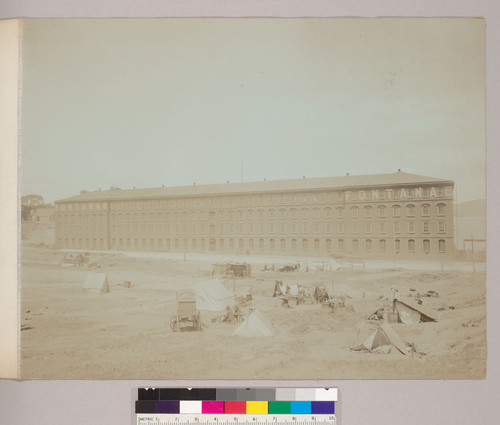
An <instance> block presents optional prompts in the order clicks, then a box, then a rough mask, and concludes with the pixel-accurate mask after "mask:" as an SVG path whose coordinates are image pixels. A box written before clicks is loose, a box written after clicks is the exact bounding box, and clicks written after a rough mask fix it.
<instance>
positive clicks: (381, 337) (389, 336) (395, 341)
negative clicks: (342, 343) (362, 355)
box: [351, 323, 408, 355]
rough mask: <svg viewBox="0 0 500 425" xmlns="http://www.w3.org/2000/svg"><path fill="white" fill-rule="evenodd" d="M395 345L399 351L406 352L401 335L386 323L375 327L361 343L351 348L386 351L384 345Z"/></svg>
mask: <svg viewBox="0 0 500 425" xmlns="http://www.w3.org/2000/svg"><path fill="white" fill-rule="evenodd" d="M391 346H394V347H396V348H397V349H398V350H399V351H400V352H401V353H403V354H405V355H406V354H408V351H407V348H406V344H405V343H404V342H403V340H402V339H401V337H400V336H399V335H398V334H397V333H396V331H394V329H392V327H390V326H389V325H388V324H387V323H384V324H383V325H382V326H380V327H379V328H377V329H376V330H375V332H373V333H372V334H371V335H370V336H369V337H368V338H366V339H365V340H364V341H363V342H362V343H361V344H358V345H356V346H355V347H353V348H351V350H353V351H370V352H371V351H380V352H388V350H384V347H391Z"/></svg>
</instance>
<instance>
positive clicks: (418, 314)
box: [393, 299, 436, 325]
mask: <svg viewBox="0 0 500 425" xmlns="http://www.w3.org/2000/svg"><path fill="white" fill-rule="evenodd" d="M393 307H394V309H393V311H394V312H395V313H397V317H398V322H401V323H404V324H407V325H409V324H412V323H420V322H435V321H436V319H435V317H433V316H434V314H433V313H432V312H429V311H428V310H427V309H425V307H423V306H421V305H411V304H409V303H406V302H403V301H400V300H397V299H395V300H394V304H393ZM423 310H425V313H424V312H423Z"/></svg>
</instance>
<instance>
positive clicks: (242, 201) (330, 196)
mask: <svg viewBox="0 0 500 425" xmlns="http://www.w3.org/2000/svg"><path fill="white" fill-rule="evenodd" d="M451 190H452V188H451V187H450V188H445V187H438V188H434V187H428V188H413V189H399V190H398V189H394V190H393V189H389V190H378V189H376V190H371V191H364V190H360V191H354V192H351V191H348V192H343V191H339V190H337V191H333V190H330V191H320V192H308V193H304V192H301V193H273V194H271V193H269V194H255V195H233V196H215V197H212V198H209V197H197V198H178V199H162V200H157V199H156V200H151V199H150V200H130V201H113V202H111V209H113V210H127V209H129V210H130V209H138V210H139V209H147V210H149V209H151V208H153V209H160V208H162V209H165V208H185V207H188V208H192V207H208V208H217V207H235V206H246V205H262V204H283V203H286V204H290V203H307V204H310V203H312V202H334V201H345V200H346V199H353V200H360V201H363V200H382V199H386V200H391V199H394V198H395V197H399V198H400V199H407V198H410V199H411V198H414V199H421V198H429V197H430V198H436V197H441V198H442V197H444V196H452V192H451ZM388 192H390V194H389V193H388ZM447 192H448V193H447ZM386 195H387V196H386ZM107 205H108V203H107V202H106V201H93V202H74V203H64V204H57V209H58V210H61V211H78V210H99V209H103V210H105V209H106V208H107Z"/></svg>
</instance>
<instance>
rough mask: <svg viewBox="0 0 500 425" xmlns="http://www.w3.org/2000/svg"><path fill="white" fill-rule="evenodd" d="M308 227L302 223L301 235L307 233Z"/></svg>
mask: <svg viewBox="0 0 500 425" xmlns="http://www.w3.org/2000/svg"><path fill="white" fill-rule="evenodd" d="M308 230H309V229H308V226H307V223H302V233H307V232H308Z"/></svg>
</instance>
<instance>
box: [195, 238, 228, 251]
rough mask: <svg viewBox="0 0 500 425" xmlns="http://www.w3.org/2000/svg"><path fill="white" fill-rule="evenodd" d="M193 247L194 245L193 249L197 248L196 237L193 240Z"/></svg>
mask: <svg viewBox="0 0 500 425" xmlns="http://www.w3.org/2000/svg"><path fill="white" fill-rule="evenodd" d="M231 242H232V240H231ZM230 245H231V244H230ZM191 247H192V248H193V249H196V239H193V240H192V241H191ZM231 248H232V247H231Z"/></svg>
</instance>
